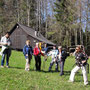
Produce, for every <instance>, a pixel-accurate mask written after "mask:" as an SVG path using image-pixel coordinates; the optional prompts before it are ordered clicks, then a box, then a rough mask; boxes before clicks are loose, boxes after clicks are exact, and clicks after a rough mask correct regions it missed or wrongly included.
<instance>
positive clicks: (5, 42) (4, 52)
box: [0, 32, 11, 67]
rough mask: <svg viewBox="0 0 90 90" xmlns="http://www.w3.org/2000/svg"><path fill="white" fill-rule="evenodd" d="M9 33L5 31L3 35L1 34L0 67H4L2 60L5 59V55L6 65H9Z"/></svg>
mask: <svg viewBox="0 0 90 90" xmlns="http://www.w3.org/2000/svg"><path fill="white" fill-rule="evenodd" d="M9 36H10V33H9V32H7V33H6V34H5V36H3V37H2V38H1V42H0V45H1V46H2V49H1V52H0V55H1V56H2V60H1V67H4V60H5V56H7V57H6V67H9V66H8V65H9V56H10V49H9V48H10V46H11V41H10V38H9Z"/></svg>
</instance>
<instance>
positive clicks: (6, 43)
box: [0, 32, 88, 85]
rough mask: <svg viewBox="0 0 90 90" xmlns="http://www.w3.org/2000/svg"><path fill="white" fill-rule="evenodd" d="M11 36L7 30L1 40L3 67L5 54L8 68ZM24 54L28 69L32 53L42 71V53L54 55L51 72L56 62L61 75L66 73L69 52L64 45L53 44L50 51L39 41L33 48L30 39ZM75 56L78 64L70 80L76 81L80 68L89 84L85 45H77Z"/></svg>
mask: <svg viewBox="0 0 90 90" xmlns="http://www.w3.org/2000/svg"><path fill="white" fill-rule="evenodd" d="M9 36H10V33H9V32H7V33H6V34H5V36H3V37H2V38H1V42H0V45H1V46H2V49H1V52H0V55H2V59H1V68H4V61H5V56H6V67H7V68H8V67H9V57H10V55H11V49H10V46H11V41H10V38H9ZM23 54H24V56H25V59H26V64H25V70H26V71H29V70H30V62H31V59H32V55H34V58H35V67H36V71H40V70H41V55H42V56H44V57H48V56H51V57H52V60H51V62H50V66H49V69H48V71H49V72H50V71H51V69H52V66H53V64H54V63H55V70H56V71H58V65H59V67H60V76H62V75H64V63H65V59H66V58H67V53H66V51H65V50H63V49H62V46H58V49H56V46H53V49H52V50H51V51H49V52H48V47H47V45H46V44H45V47H44V48H41V46H40V45H39V43H36V46H35V48H34V49H33V48H32V46H31V45H30V40H27V41H26V44H25V46H24V48H23ZM74 56H75V59H76V66H75V68H74V69H73V70H72V71H71V74H70V78H69V81H68V82H74V77H75V74H76V72H77V71H78V70H79V69H82V73H83V78H84V85H87V84H88V80H87V72H86V64H87V60H88V56H87V55H86V53H85V52H84V48H83V46H81V45H79V46H77V47H76V50H75V52H74Z"/></svg>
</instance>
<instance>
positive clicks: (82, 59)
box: [68, 46, 88, 85]
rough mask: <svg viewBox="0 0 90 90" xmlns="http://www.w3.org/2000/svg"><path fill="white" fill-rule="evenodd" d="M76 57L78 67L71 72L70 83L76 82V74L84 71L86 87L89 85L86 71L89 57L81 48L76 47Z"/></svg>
mask: <svg viewBox="0 0 90 90" xmlns="http://www.w3.org/2000/svg"><path fill="white" fill-rule="evenodd" d="M74 55H75V59H76V66H75V67H74V69H73V70H72V71H71V74H70V78H69V81H68V82H74V77H75V74H76V72H77V71H78V70H80V69H82V73H83V79H84V85H87V84H88V79H87V71H86V64H87V56H86V55H85V54H84V52H83V50H82V48H81V46H77V47H76V50H75V52H74Z"/></svg>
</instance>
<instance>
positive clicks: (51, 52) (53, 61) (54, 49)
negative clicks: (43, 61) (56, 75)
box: [48, 46, 58, 72]
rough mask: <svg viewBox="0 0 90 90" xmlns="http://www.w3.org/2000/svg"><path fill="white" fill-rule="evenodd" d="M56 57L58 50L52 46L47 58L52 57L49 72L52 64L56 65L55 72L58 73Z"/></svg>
mask: <svg viewBox="0 0 90 90" xmlns="http://www.w3.org/2000/svg"><path fill="white" fill-rule="evenodd" d="M57 55H58V50H57V49H56V46H53V50H52V51H50V52H49V54H48V56H52V61H51V63H50V66H49V72H50V71H51V69H52V66H53V64H54V63H55V64H56V67H55V70H56V71H58V62H57Z"/></svg>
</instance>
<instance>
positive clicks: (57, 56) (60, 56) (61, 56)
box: [23, 40, 67, 76]
mask: <svg viewBox="0 0 90 90" xmlns="http://www.w3.org/2000/svg"><path fill="white" fill-rule="evenodd" d="M47 50H48V47H46V44H45V47H44V48H42V49H40V47H39V43H36V46H35V48H34V49H32V47H31V46H30V41H29V40H27V41H26V45H25V46H24V48H23V53H24V56H25V58H26V66H25V70H27V71H29V69H30V67H29V66H30V61H31V59H32V55H34V57H35V67H36V70H37V71H40V70H41V55H42V56H45V57H47V56H51V57H52V60H51V63H50V66H49V70H48V71H49V72H50V71H51V69H52V66H53V64H54V63H55V65H56V67H55V70H56V71H58V64H59V65H60V69H61V72H60V76H62V75H64V72H63V68H64V62H65V59H66V57H67V54H66V52H65V51H63V50H62V47H61V46H59V47H58V49H56V46H53V50H51V51H50V52H47Z"/></svg>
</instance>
